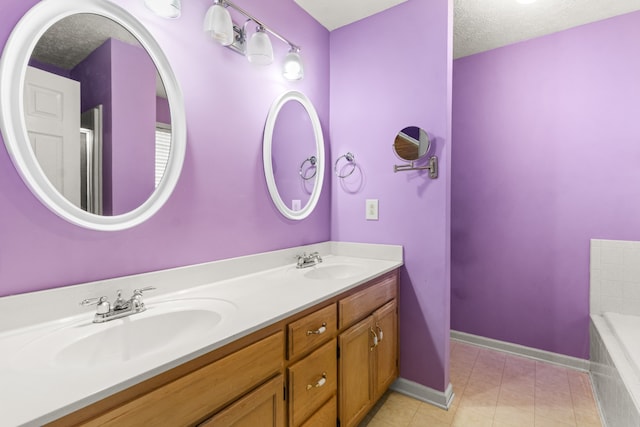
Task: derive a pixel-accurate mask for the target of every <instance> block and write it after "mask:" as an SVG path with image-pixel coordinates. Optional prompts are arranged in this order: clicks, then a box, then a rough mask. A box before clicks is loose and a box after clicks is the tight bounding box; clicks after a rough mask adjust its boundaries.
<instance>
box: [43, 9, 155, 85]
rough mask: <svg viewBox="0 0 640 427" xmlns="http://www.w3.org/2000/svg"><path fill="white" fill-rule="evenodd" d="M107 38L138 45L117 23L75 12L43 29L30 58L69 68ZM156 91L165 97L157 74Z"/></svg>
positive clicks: (132, 36) (64, 68)
mask: <svg viewBox="0 0 640 427" xmlns="http://www.w3.org/2000/svg"><path fill="white" fill-rule="evenodd" d="M109 38H113V39H118V40H120V41H122V42H125V43H128V44H130V45H133V46H140V47H142V46H141V45H140V43H139V42H138V40H137V39H136V38H135V36H134V35H133V34H131V33H130V32H129V31H127V29H126V28H124V27H123V26H122V25H120V24H118V23H117V22H114V21H112V20H111V19H109V18H105V17H103V16H99V15H94V14H90V13H78V14H75V15H70V16H68V17H66V18H64V19H61V20H60V21H58V22H56V23H55V24H53V25H52V26H51V27H50V28H49V29H48V30H47V31H45V33H44V34H43V35H42V37H40V40H38V43H37V44H36V47H35V48H34V49H33V53H32V54H31V57H32V58H34V59H36V60H38V61H40V62H42V63H45V64H51V65H55V66H56V67H58V68H61V69H63V70H71V69H72V68H73V67H75V66H76V65H78V64H79V63H80V62H82V61H83V60H84V59H85V58H86V57H87V56H89V54H90V53H91V52H93V51H94V50H95V49H96V48H98V47H100V46H101V45H102V44H103V43H104V42H105V41H106V40H107V39H109ZM156 94H157V95H158V96H159V97H161V98H166V97H167V94H166V91H165V88H164V84H163V83H162V80H161V79H160V76H159V75H158V74H157V73H156Z"/></svg>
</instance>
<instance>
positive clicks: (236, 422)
mask: <svg viewBox="0 0 640 427" xmlns="http://www.w3.org/2000/svg"><path fill="white" fill-rule="evenodd" d="M283 386H284V382H283V381H282V375H278V376H277V377H275V378H274V379H272V380H271V381H269V382H268V383H266V384H264V385H262V386H260V387H259V388H258V389H257V390H255V391H253V392H251V393H249V394H248V395H246V396H244V397H243V398H241V399H239V400H238V401H237V402H235V403H233V404H231V406H229V407H228V408H226V409H224V410H223V411H221V412H219V413H218V414H216V415H215V416H213V417H211V418H209V419H208V420H206V421H204V422H203V423H200V424H198V427H205V426H206V427H215V426H234V427H255V426H261V427H283V426H284V410H283V409H284V400H283V399H282V387H283ZM334 425H335V424H334Z"/></svg>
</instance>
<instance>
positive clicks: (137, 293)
mask: <svg viewBox="0 0 640 427" xmlns="http://www.w3.org/2000/svg"><path fill="white" fill-rule="evenodd" d="M154 289H155V288H154V287H153V286H147V287H146V288H141V289H134V290H133V296H132V297H131V304H133V309H134V310H137V311H142V310H144V309H145V307H144V302H143V301H142V293H143V292H147V291H152V290H154Z"/></svg>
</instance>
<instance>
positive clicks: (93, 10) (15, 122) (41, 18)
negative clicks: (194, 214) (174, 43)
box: [0, 0, 187, 231]
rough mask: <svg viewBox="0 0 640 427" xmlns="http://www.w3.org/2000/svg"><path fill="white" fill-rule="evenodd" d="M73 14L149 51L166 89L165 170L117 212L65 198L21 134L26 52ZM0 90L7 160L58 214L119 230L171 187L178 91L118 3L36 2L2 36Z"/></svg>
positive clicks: (177, 156) (179, 155) (182, 128)
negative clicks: (106, 24) (138, 201)
mask: <svg viewBox="0 0 640 427" xmlns="http://www.w3.org/2000/svg"><path fill="white" fill-rule="evenodd" d="M79 13H89V14H96V15H100V16H104V17H106V18H109V19H111V20H113V21H115V22H117V23H118V24H120V25H122V26H123V27H124V28H126V29H127V30H128V31H129V32H131V34H133V35H134V36H135V37H136V38H137V39H138V41H139V42H140V44H141V45H142V47H144V48H145V49H146V51H147V53H148V54H149V56H151V59H152V60H153V62H154V64H155V66H156V68H157V69H158V73H159V74H160V77H161V78H162V81H163V83H164V86H165V88H166V91H167V98H168V101H169V108H170V111H171V132H172V138H171V152H170V154H169V161H168V163H167V166H166V169H165V174H164V176H163V178H162V180H161V181H160V184H159V185H158V187H157V188H156V189H155V191H154V192H153V194H152V195H151V196H150V197H149V199H147V200H146V201H145V202H144V203H143V204H142V205H140V206H139V207H137V208H136V209H134V210H132V211H130V212H127V213H125V214H122V215H114V216H100V215H95V214H92V213H89V212H86V211H84V210H82V209H80V208H79V207H77V206H75V205H74V204H73V203H71V202H69V201H68V200H67V199H66V198H65V197H64V196H63V195H62V194H60V193H59V192H58V191H57V190H56V189H55V187H54V186H53V185H52V184H51V182H49V179H47V177H46V176H45V174H44V172H43V171H42V169H41V168H40V165H39V164H38V161H37V159H36V157H35V155H34V153H33V150H32V148H31V143H30V142H29V137H28V135H27V130H26V124H25V119H24V115H23V111H24V99H23V98H24V95H23V90H24V89H23V88H24V84H25V71H26V68H27V64H28V62H29V58H30V57H31V53H32V52H33V49H34V48H35V46H36V44H37V42H38V40H39V39H40V37H41V36H42V35H43V34H44V32H45V31H46V30H47V29H48V28H49V27H51V26H52V25H53V24H54V23H56V22H58V21H59V20H61V19H63V18H66V17H67V16H70V15H75V14H79ZM0 94H1V96H0V127H1V128H2V137H3V138H4V142H5V145H6V147H7V150H8V151H9V155H10V156H11V159H12V161H13V164H14V165H15V167H16V169H17V170H18V172H19V173H20V176H21V177H22V180H23V181H24V182H25V184H26V185H27V186H28V187H29V189H30V190H31V191H32V192H33V194H34V195H35V196H36V197H37V198H38V199H39V200H40V201H41V202H42V203H43V204H44V205H45V206H46V207H48V208H49V209H50V210H51V211H53V212H54V213H55V214H57V215H58V216H60V217H62V218H63V219H65V220H67V221H69V222H71V223H73V224H76V225H79V226H81V227H84V228H88V229H93V230H102V231H116V230H124V229H127V228H130V227H133V226H136V225H138V224H140V223H142V222H144V221H146V220H147V219H149V218H150V217H151V216H152V215H154V214H155V213H156V212H157V211H158V210H159V209H160V208H161V207H162V206H163V205H164V203H165V202H166V201H167V199H168V198H169V196H170V195H171V193H172V192H173V189H174V188H175V186H176V183H177V182H178V178H179V177H180V172H181V171H182V164H183V161H184V156H185V151H186V140H187V131H186V118H185V112H184V101H183V97H182V91H181V90H180V87H179V85H178V82H177V80H176V77H175V75H174V74H173V71H172V69H171V66H170V64H169V60H168V59H167V57H166V56H165V55H164V53H163V52H162V49H161V48H160V45H158V43H157V42H156V41H155V39H154V38H153V36H152V35H151V33H149V31H147V29H146V28H145V27H144V25H143V24H142V23H140V22H139V21H138V20H137V19H136V18H135V17H133V16H132V15H131V14H130V13H129V12H127V11H126V10H124V9H122V8H121V7H119V6H117V5H115V4H113V3H111V2H109V1H101V0H43V1H41V2H39V3H38V4H36V5H35V6H34V7H33V8H31V9H30V10H29V11H28V12H27V13H26V14H25V15H24V16H23V17H22V19H21V20H20V22H18V24H17V25H16V27H15V28H14V29H13V31H12V32H11V36H10V37H9V40H8V41H7V44H6V46H5V49H4V52H3V54H2V58H1V59H0Z"/></svg>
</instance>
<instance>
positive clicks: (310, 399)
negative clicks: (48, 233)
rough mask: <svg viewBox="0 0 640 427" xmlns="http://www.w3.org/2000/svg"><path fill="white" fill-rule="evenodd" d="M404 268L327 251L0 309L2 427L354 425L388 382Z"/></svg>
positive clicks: (286, 254)
mask: <svg viewBox="0 0 640 427" xmlns="http://www.w3.org/2000/svg"><path fill="white" fill-rule="evenodd" d="M303 252H307V253H311V252H318V256H317V257H316V259H315V260H314V261H313V262H309V265H308V266H303V267H304V268H298V265H296V255H297V254H301V253H303ZM319 261H321V262H319ZM401 265H402V248H401V247H399V246H390V245H371V244H355V243H342V242H325V243H320V244H316V245H310V246H305V247H300V248H291V249H285V250H280V251H275V252H268V253H263V254H257V255H251V256H246V257H241V258H235V259H229V260H223V261H217V262H212V263H207V264H201V265H195V266H188V267H182V268H177V269H172V270H165V271H159V272H153V273H146V274H141V275H136V276H128V277H122V278H117V279H110V280H106V281H101V282H94V283H88V284H81V285H76V286H69V287H64V288H60V289H54V290H48V291H42V292H35V293H31V294H22V295H16V296H10V297H4V298H0V310H1V311H2V312H3V316H4V317H5V318H7V319H10V320H8V321H7V322H3V325H2V327H3V330H0V377H1V378H3V383H5V384H11V385H12V386H11V387H3V388H2V389H1V390H0V402H2V411H1V413H2V415H1V418H2V420H1V421H2V425H12V426H13V425H43V424H47V423H51V425H60V426H62V425H64V426H69V425H96V426H97V425H118V426H127V425H131V426H135V425H273V426H285V425H289V426H300V425H307V426H311V425H314V426H315V425H327V426H333V425H336V419H340V425H342V426H350V425H357V423H358V422H359V421H360V420H361V419H362V418H363V417H364V416H365V415H366V413H367V412H368V411H369V409H371V408H372V406H373V404H374V403H375V401H376V400H378V399H379V398H380V396H381V395H382V393H383V392H384V391H385V390H386V389H387V388H388V387H389V385H390V384H391V383H392V382H393V380H394V379H395V378H396V377H397V375H398V365H397V360H398V353H397V350H398V337H397V329H398V321H397V293H398V278H397V269H398V267H400V266H401ZM150 286H153V287H154V288H155V289H150V290H148V291H145V292H144V300H143V301H144V302H143V304H144V307H145V308H146V309H145V310H144V311H141V312H139V313H135V314H131V315H128V316H124V317H120V318H116V319H114V320H109V321H105V322H99V323H94V318H95V317H97V316H96V307H95V306H94V307H90V306H86V305H84V306H83V305H81V304H80V303H81V302H83V301H85V300H87V299H90V298H100V297H102V296H109V298H108V299H109V300H112V299H113V297H115V294H116V290H121V292H122V295H123V296H129V295H135V291H134V290H135V289H141V288H148V287H150ZM137 301H140V302H142V298H138V299H137ZM25 307H28V308H29V309H28V310H27V309H25ZM258 420H259V422H258ZM208 423H209V424H208Z"/></svg>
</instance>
